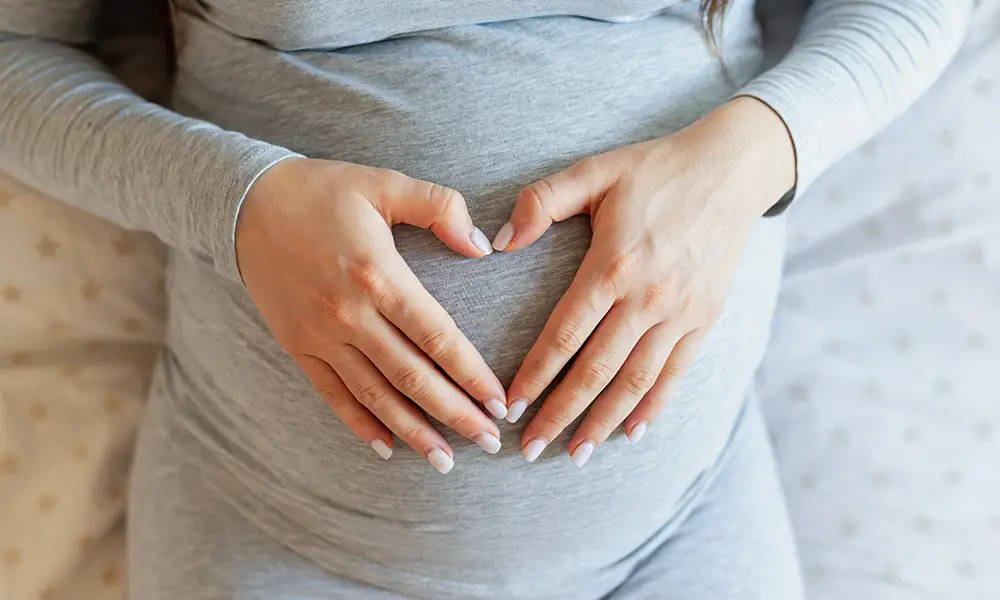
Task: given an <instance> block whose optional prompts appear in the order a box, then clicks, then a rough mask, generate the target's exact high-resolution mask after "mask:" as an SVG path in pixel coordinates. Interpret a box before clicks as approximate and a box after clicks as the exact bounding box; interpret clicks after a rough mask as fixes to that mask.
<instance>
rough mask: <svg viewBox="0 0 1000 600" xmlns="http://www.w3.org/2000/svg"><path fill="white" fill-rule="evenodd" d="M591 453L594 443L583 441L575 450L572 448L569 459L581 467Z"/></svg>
mask: <svg viewBox="0 0 1000 600" xmlns="http://www.w3.org/2000/svg"><path fill="white" fill-rule="evenodd" d="M593 453H594V443H593V442H584V443H582V444H580V445H579V446H577V447H576V450H574V451H573V453H572V454H570V455H569V459H570V460H571V461H573V464H574V465H576V466H578V467H582V466H583V465H585V464H587V461H588V460H590V455H591V454H593Z"/></svg>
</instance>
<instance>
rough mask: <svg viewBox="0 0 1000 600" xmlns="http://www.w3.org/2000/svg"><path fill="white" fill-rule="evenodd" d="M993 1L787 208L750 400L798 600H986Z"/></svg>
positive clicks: (991, 587)
mask: <svg viewBox="0 0 1000 600" xmlns="http://www.w3.org/2000/svg"><path fill="white" fill-rule="evenodd" d="M998 107H1000V1H998V0H985V1H983V2H981V3H980V6H979V7H978V9H977V11H976V14H975V17H974V19H973V25H972V30H971V34H970V38H969V40H968V41H967V43H966V45H965V48H964V50H963V51H962V53H961V54H960V56H959V57H958V58H957V60H956V62H955V64H954V65H953V66H952V68H950V69H949V71H948V72H947V73H946V74H945V75H944V77H943V78H942V79H941V81H940V82H939V83H938V84H937V85H936V86H935V87H934V88H933V89H932V90H931V91H930V92H929V93H928V94H927V95H926V96H925V97H924V98H923V99H922V100H921V101H920V102H919V103H918V104H917V105H916V106H915V107H913V108H912V109H911V110H910V111H909V112H908V113H907V114H906V115H904V117H903V118H902V119H900V120H899V121H897V122H896V123H895V124H893V125H892V126H891V127H889V128H888V129H887V130H886V131H884V132H883V133H882V134H880V135H879V136H878V137H876V138H875V139H874V140H873V141H872V142H871V143H869V144H868V145H867V146H866V147H864V148H862V149H861V150H860V151H859V152H857V153H855V154H854V155H853V156H850V157H848V158H847V159H845V160H844V161H843V162H842V163H841V164H839V165H837V166H836V167H835V168H834V169H832V170H831V171H829V172H828V173H827V174H826V175H825V176H824V177H823V178H822V179H821V180H819V181H818V182H817V183H816V184H815V185H814V187H812V188H811V189H810V190H808V191H807V193H806V194H805V195H804V196H803V197H802V198H800V199H798V200H797V201H796V203H795V204H793V207H792V209H791V210H790V215H789V235H790V251H789V256H788V260H787V266H786V276H785V282H784V286H783V293H782V297H781V303H780V305H779V309H778V315H777V317H776V321H775V327H774V333H773V337H772V345H771V348H770V350H769V353H768V356H767V358H766V359H765V363H764V366H763V368H762V369H761V372H760V380H759V384H760V391H761V397H762V399H763V402H764V406H765V411H766V413H767V417H768V420H769V423H770V427H771V431H772V436H773V439H774V444H775V449H776V454H777V457H778V463H779V469H780V471H781V476H782V479H783V482H784V484H785V488H786V496H787V499H788V503H789V508H790V511H791V515H792V519H793V522H794V525H795V528H796V533H797V536H798V541H799V545H800V551H801V556H802V561H803V566H804V569H805V575H806V581H807V587H808V597H809V598H811V599H812V600H844V599H854V598H858V599H864V600H896V599H917V598H919V599H928V598H929V599H941V600H945V599H947V600H951V599H954V598H970V599H971V598H975V599H986V598H1000V571H998V570H997V560H998V558H1000V468H998V466H997V465H998V460H1000V395H998V391H1000V384H998V383H997V379H996V371H997V367H998V366H1000V163H998V162H997V156H998V155H1000V152H998V149H1000V145H998V142H997V140H998V139H1000V110H998Z"/></svg>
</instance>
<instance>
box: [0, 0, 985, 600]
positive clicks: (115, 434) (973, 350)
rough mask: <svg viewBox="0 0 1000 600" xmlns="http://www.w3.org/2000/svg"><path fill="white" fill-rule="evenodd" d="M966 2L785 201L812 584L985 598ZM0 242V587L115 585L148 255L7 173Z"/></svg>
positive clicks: (979, 20)
mask: <svg viewBox="0 0 1000 600" xmlns="http://www.w3.org/2000/svg"><path fill="white" fill-rule="evenodd" d="M981 4H982V6H981V7H980V9H979V13H978V15H977V17H976V19H975V21H976V25H975V26H974V32H973V39H972V40H970V43H969V44H968V46H967V49H966V50H965V51H964V52H963V54H962V56H961V57H960V59H959V61H958V63H957V64H956V65H955V67H954V68H952V69H951V70H950V71H949V73H948V74H947V75H946V76H945V78H944V79H943V80H942V82H941V83H939V84H938V85H937V86H936V87H935V88H934V90H932V91H931V92H930V93H929V94H928V96H927V97H926V98H925V99H924V100H923V101H921V103H920V104H919V105H918V106H917V107H916V108H915V109H914V110H912V111H911V112H910V113H908V114H907V115H906V116H905V117H904V118H903V119H901V120H900V121H899V122H898V123H896V124H895V125H894V126H893V127H891V128H890V129H889V130H888V131H886V132H884V133H883V134H882V135H880V136H879V137H878V138H877V139H876V140H875V141H874V142H873V143H871V144H870V145H869V146H868V147H867V148H866V149H864V150H862V151H861V152H859V153H857V154H855V155H854V156H852V157H849V158H848V159H846V160H845V161H844V162H843V163H842V164H840V165H838V166H837V167H836V168H835V169H834V170H832V171H831V172H830V173H828V174H827V175H826V176H825V177H824V178H823V179H822V180H820V181H819V182H818V183H817V184H816V185H815V187H813V188H812V189H811V190H810V191H809V192H808V193H807V194H806V195H805V196H803V197H802V198H800V199H799V200H798V201H797V204H796V205H795V207H794V208H793V209H792V212H791V215H790V219H791V227H790V231H791V236H792V239H791V244H790V255H789V260H788V268H787V276H786V289H785V291H784V294H783V297H782V304H781V308H780V311H779V315H778V318H777V321H776V325H775V332H774V338H773V344H772V350H771V352H770V354H769V355H768V357H767V359H766V363H765V366H764V368H763V369H762V373H761V378H760V386H761V391H762V394H761V396H762V398H763V399H764V402H765V406H766V410H767V413H768V417H769V420H770V422H771V426H772V430H773V437H774V440H775V445H776V451H777V455H778V458H779V464H780V468H781V470H782V476H783V479H784V481H785V483H786V486H787V494H788V500H789V505H790V509H791V512H792V515H793V519H794V521H795V525H796V528H797V531H798V536H799V541H800V545H801V552H802V558H803V563H804V567H805V570H806V576H807V581H808V585H809V594H810V598H812V599H813V600H854V599H858V600H895V599H904V598H905V599H917V598H919V599H925V598H931V599H941V600H945V599H947V600H951V599H952V598H963V599H968V600H992V599H994V598H1000V575H998V573H1000V385H998V384H997V383H996V381H995V379H994V373H995V372H996V371H998V368H1000V163H998V159H997V158H996V157H1000V151H998V150H1000V143H998V141H997V140H998V139H1000V81H998V80H1000V16H998V14H1000V13H998V8H1000V0H985V1H984V2H982V3H981ZM46 239H47V240H48V242H46ZM53 244H55V246H53ZM0 256H3V257H4V259H3V260H0V332H2V335H0V598H2V599H3V600H36V599H43V600H54V599H56V598H65V599H67V600H119V599H120V598H122V597H123V587H122V574H123V573H124V565H123V560H124V559H123V556H124V554H123V542H122V532H121V527H120V525H121V518H122V511H123V506H124V504H123V502H124V498H123V495H122V494H123V490H124V476H125V472H126V468H127V460H128V453H129V442H130V440H131V436H132V435H133V432H134V427H135V423H136V421H137V419H138V418H139V415H140V412H141V401H142V396H143V391H144V389H145V385H146V381H147V377H148V363H149V360H150V358H151V356H152V352H154V351H155V345H156V343H157V341H158V339H159V335H160V331H161V327H162V309H163V306H162V301H163V300H162V289H161V286H162V279H161V277H162V261H163V249H162V247H161V246H160V245H159V244H158V243H156V242H155V241H153V240H151V239H150V238H147V237H144V236H133V235H126V234H125V233H124V232H122V231H121V230H118V229H116V228H114V227H112V226H111V225H108V224H106V223H102V222H99V221H97V220H96V219H93V218H90V217H87V216H85V215H82V214H80V213H77V212H75V211H72V210H71V209H68V208H65V207H63V206H62V205H61V204H59V203H57V202H56V201H54V200H51V199H47V198H42V197H39V196H38V195H37V194H34V193H33V192H31V191H30V190H27V189H26V188H23V186H20V185H18V184H15V183H13V182H10V181H9V180H6V179H0ZM95 344H96V345H95Z"/></svg>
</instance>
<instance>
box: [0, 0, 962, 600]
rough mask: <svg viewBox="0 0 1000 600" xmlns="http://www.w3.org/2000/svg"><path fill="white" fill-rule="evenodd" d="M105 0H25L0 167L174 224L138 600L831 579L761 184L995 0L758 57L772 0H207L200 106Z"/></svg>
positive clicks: (198, 47) (193, 71)
mask: <svg viewBox="0 0 1000 600" xmlns="http://www.w3.org/2000/svg"><path fill="white" fill-rule="evenodd" d="M94 4H95V3H94V2H92V1H90V0H0V106H2V112H0V167H2V168H4V169H7V170H10V171H11V172H12V173H14V174H15V175H16V176H19V177H21V178H23V179H24V180H26V181H28V182H30V183H32V184H34V185H35V186H37V187H38V188H40V189H42V190H45V191H47V192H49V193H51V194H53V195H55V196H56V197H59V198H62V199H64V200H65V201H67V202H71V203H73V204H75V205H77V206H81V207H83V208H85V209H87V210H90V211H92V212H94V213H96V214H99V215H102V216H104V217H106V218H108V219H111V220H113V221H115V222H117V223H119V224H122V225H124V226H126V227H131V228H135V229H143V230H148V231H152V232H154V233H156V234H157V235H158V236H159V237H161V238H162V239H163V240H164V241H166V242H167V243H168V244H170V245H171V247H172V248H173V250H174V253H173V260H172V265H171V270H170V275H169V282H168V294H169V301H170V318H169V332H168V339H167V345H166V348H165V350H164V352H163V355H162V357H161V360H160V362H159V366H158V369H157V372H156V377H155V381H154V384H153V388H152V390H151V397H150V406H149V410H148V415H147V417H146V421H145V424H144V427H143V430H142V432H141V435H140V439H139V448H138V453H137V457H136V460H135V465H134V471H133V473H134V475H133V486H132V495H131V500H130V507H129V511H130V512H129V559H130V572H129V587H130V594H131V597H132V598H134V599H136V600H159V599H176V598H184V599H185V600H205V599H229V598H232V599H238V600H244V599H268V600H275V599H277V600H291V599H300V598H324V599H329V598H346V599H358V600H367V599H383V598H385V599H388V598H428V599H440V598H454V599H462V600H468V599H478V598H498V599H510V600H521V599H559V598H566V599H574V600H590V599H597V598H614V599H628V600H633V599H636V598H662V599H667V600H670V599H684V600H720V599H729V598H732V599H767V600H783V599H797V598H801V589H800V582H799V579H798V567H797V563H796V558H795V553H794V548H793V544H792V541H791V535H790V531H789V525H788V522H787V519H786V517H785V512H784V507H783V505H782V497H781V493H780V489H779V486H778V483H777V480H776V477H775V472H774V467H773V464H772V459H771V456H770V453H769V448H768V444H767V438H766V432H765V430H764V428H763V426H762V422H761V418H760V415H759V412H758V408H757V406H756V404H755V400H754V398H753V394H752V391H751V387H752V386H751V380H752V375H753V372H754V370H755V368H756V366H757V363H758V361H759V359H760V357H761V354H762V352H763V350H764V347H765V343H766V341H767V336H768V325H769V320H770V315H771V312H772V310H773V305H774V298H775V294H776V288H777V285H778V280H779V271H780V264H781V258H782V246H783V242H782V240H783V227H784V219H783V218H782V217H780V216H773V217H771V218H762V215H764V214H765V213H768V214H770V215H777V214H779V213H780V212H781V209H782V208H783V206H784V205H785V204H786V203H787V201H788V200H789V199H790V198H791V196H792V192H795V193H801V191H802V190H803V189H804V188H805V187H807V186H808V185H809V183H810V182H811V181H812V180H813V179H814V178H815V177H816V176H817V174H818V173H819V172H821V171H822V170H823V169H824V168H825V167H827V166H828V165H829V164H830V163H831V162H833V161H834V160H836V159H837V158H838V157H839V156H840V155H842V154H843V153H845V152H847V151H848V150H850V149H851V148H852V147H854V146H856V145H858V144H859V143H861V142H862V141H864V140H865V139H866V138H867V137H868V136H870V135H871V134H872V133H874V131H876V130H877V129H878V128H879V127H881V126H882V125H883V124H885V123H886V122H887V121H888V120H889V119H891V118H892V117H893V116H894V115H896V114H897V113H898V112H900V111H901V110H903V109H904V108H905V107H906V106H907V105H908V103H910V102H911V101H912V100H914V99H915V97H916V96H917V95H919V93H920V92H921V91H922V90H923V88H924V87H925V86H927V85H928V84H929V83H930V82H931V81H932V80H933V79H934V78H935V77H936V75H937V74H938V73H939V72H940V71H941V70H942V69H943V67H944V66H945V64H946V63H947V61H948V60H949V59H950V57H951V55H952V53H953V52H954V51H955V49H956V47H957V46H958V43H959V41H960V39H961V37H962V33H963V29H964V26H965V22H966V20H967V18H968V14H969V12H970V9H971V0H969V1H965V0H913V1H910V2H899V1H896V0H865V1H859V0H817V1H816V2H815V3H814V4H813V5H812V6H811V7H810V8H809V10H808V12H807V13H806V16H805V22H804V25H803V29H802V32H801V35H800V37H799V39H798V41H797V43H796V45H795V46H794V47H793V48H792V49H791V51H790V52H789V54H788V56H787V57H786V58H785V60H784V61H783V62H782V63H781V64H779V65H778V66H776V67H775V68H773V69H770V70H767V71H766V72H763V73H762V72H761V71H762V67H761V60H762V54H763V53H762V50H761V48H762V41H761V38H762V36H761V31H762V30H763V31H764V32H765V33H766V31H767V28H766V21H763V20H758V18H757V16H756V15H755V4H756V3H755V2H754V1H753V0H728V1H725V0H711V1H705V2H699V1H698V0H683V1H681V0H550V1H544V2H543V1H511V0H494V1H491V2H480V1H472V0H410V1H398V2H374V1H370V0H339V1H335V0H280V1H279V0H255V1H253V2H237V1H236V0H176V1H175V3H174V6H173V9H174V10H173V15H174V36H175V41H176V50H177V79H176V89H175V98H174V104H173V109H174V110H175V111H176V112H173V111H170V110H166V109H164V108H161V107H158V106H155V105H152V104H149V103H146V102H144V101H142V100H141V99H140V98H138V97H137V96H135V95H134V94H132V93H130V92H129V91H128V90H126V89H124V88H123V87H122V86H121V85H120V84H119V83H118V82H116V81H115V80H114V79H113V78H112V77H111V76H110V75H109V74H108V73H107V72H106V71H105V70H103V69H102V67H101V66H100V65H99V64H98V63H96V62H95V61H94V60H92V59H90V58H89V57H88V56H87V54H86V53H85V51H84V50H83V49H81V48H83V47H84V45H85V44H86V43H87V42H89V41H90V40H91V37H90V32H89V29H88V24H89V23H91V22H92V16H93V15H92V12H93V11H94V8H93V5H94ZM756 8H763V7H756ZM761 25H764V26H765V27H763V29H762V27H761ZM182 115H183V116H182ZM306 157H308V158H306ZM783 198H784V200H782V199H783ZM484 232H485V233H484ZM487 234H489V235H490V236H491V237H492V240H490V239H488V238H487ZM493 248H495V249H496V250H498V251H497V252H493V250H492V249H493ZM668 400H669V405H668ZM331 409H332V410H331ZM491 415H492V417H495V418H491ZM359 440H360V441H359ZM501 440H502V443H501ZM630 442H631V443H630ZM407 447H408V448H407ZM411 449H412V450H411ZM567 453H568V454H569V455H570V458H569V459H567V458H566V454H567ZM383 459H387V460H383ZM525 459H527V460H525ZM428 463H429V464H428ZM584 465H585V466H584ZM431 466H433V467H434V468H433V469H432V468H431ZM581 466H584V468H578V467H581ZM435 469H436V470H435ZM439 472H440V473H439ZM442 473H443V474H444V475H442Z"/></svg>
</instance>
